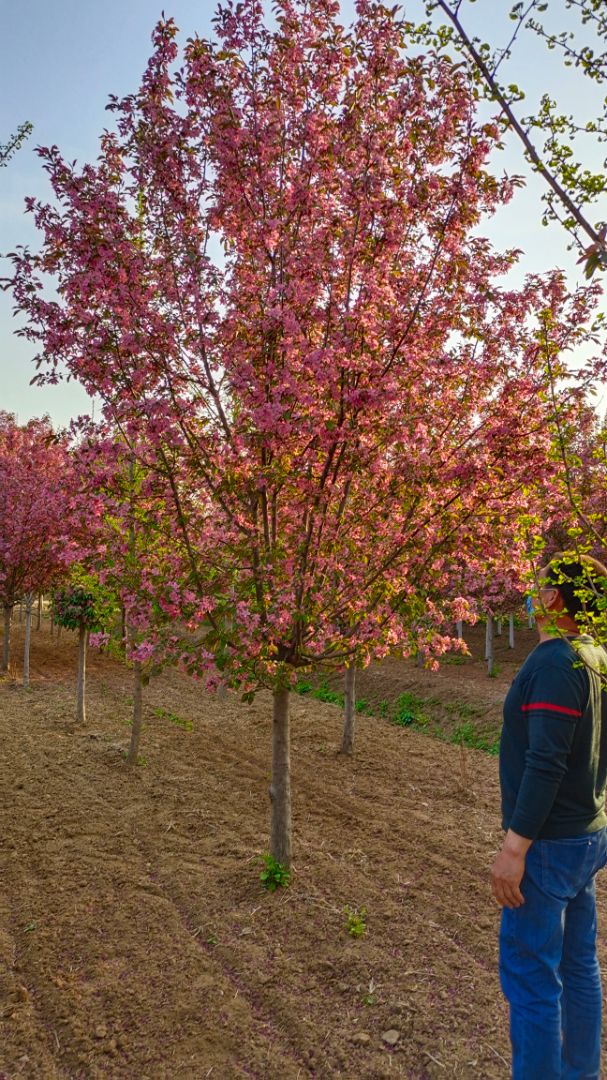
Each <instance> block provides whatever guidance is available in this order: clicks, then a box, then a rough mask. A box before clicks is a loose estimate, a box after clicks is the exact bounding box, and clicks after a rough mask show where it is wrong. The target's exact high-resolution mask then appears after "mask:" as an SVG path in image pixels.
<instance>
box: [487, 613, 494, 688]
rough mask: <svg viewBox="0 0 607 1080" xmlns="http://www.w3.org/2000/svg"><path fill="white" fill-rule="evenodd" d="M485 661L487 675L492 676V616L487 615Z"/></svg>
mask: <svg viewBox="0 0 607 1080" xmlns="http://www.w3.org/2000/svg"><path fill="white" fill-rule="evenodd" d="M485 660H486V661H487V674H488V675H493V662H494V652H493V615H487V629H486V633H485Z"/></svg>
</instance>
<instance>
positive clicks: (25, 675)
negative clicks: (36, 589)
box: [23, 593, 34, 686]
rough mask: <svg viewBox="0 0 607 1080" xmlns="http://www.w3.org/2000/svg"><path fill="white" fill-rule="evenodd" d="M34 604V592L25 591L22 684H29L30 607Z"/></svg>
mask: <svg viewBox="0 0 607 1080" xmlns="http://www.w3.org/2000/svg"><path fill="white" fill-rule="evenodd" d="M33 606H34V594H33V593H27V594H26V597H25V641H24V644H23V685H24V686H29V684H30V648H31V643H32V608H33Z"/></svg>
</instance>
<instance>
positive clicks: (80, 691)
mask: <svg viewBox="0 0 607 1080" xmlns="http://www.w3.org/2000/svg"><path fill="white" fill-rule="evenodd" d="M88 638H89V632H88V630H87V629H86V627H85V626H84V624H83V623H81V624H80V630H79V633H78V681H77V684H76V722H77V723H79V724H84V723H85V721H86V708H85V693H86V647H87V644H88Z"/></svg>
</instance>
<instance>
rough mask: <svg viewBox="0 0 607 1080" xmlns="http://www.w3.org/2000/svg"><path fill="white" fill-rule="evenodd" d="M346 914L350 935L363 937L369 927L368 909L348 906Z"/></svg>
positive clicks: (347, 928)
mask: <svg viewBox="0 0 607 1080" xmlns="http://www.w3.org/2000/svg"><path fill="white" fill-rule="evenodd" d="M344 915H345V916H346V930H347V931H348V933H349V935H350V937H353V938H361V937H362V936H363V934H364V933H365V931H366V929H367V909H366V908H364V907H361V908H352V907H349V906H346V907H345V908H344Z"/></svg>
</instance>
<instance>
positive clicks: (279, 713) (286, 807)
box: [270, 690, 291, 867]
mask: <svg viewBox="0 0 607 1080" xmlns="http://www.w3.org/2000/svg"><path fill="white" fill-rule="evenodd" d="M273 699H274V707H273V713H272V782H271V785H270V802H271V806H272V811H271V834H270V854H271V855H273V857H274V858H275V859H276V862H279V863H281V864H282V865H283V866H287V867H290V865H291V750H290V737H289V691H288V690H275V691H274V694H273Z"/></svg>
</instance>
